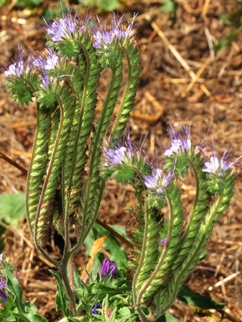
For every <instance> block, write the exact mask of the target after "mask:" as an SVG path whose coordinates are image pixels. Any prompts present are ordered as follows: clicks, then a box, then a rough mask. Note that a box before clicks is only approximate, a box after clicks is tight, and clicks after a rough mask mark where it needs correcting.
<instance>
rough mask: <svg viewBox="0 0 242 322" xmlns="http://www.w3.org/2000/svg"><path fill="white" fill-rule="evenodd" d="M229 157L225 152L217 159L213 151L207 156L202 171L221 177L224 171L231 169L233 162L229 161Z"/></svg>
mask: <svg viewBox="0 0 242 322" xmlns="http://www.w3.org/2000/svg"><path fill="white" fill-rule="evenodd" d="M229 158H230V155H229V154H227V153H226V152H225V153H224V154H223V156H222V158H221V160H219V159H218V158H217V156H216V155H215V153H213V155H212V156H211V157H210V158H209V161H207V162H205V163H204V168H203V171H204V172H207V173H210V174H216V175H217V176H218V177H221V176H223V174H224V173H225V172H226V171H228V170H229V169H231V167H232V166H233V164H234V162H230V161H229Z"/></svg>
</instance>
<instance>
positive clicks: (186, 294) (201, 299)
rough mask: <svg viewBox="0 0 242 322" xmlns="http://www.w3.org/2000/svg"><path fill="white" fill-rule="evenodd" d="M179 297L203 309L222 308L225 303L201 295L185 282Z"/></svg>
mask: <svg viewBox="0 0 242 322" xmlns="http://www.w3.org/2000/svg"><path fill="white" fill-rule="evenodd" d="M177 297H178V299H179V300H180V301H183V302H185V303H187V304H190V305H194V306H197V307H199V308H201V309H215V310H221V309H223V308H224V305H225V304H223V303H218V302H216V301H215V300H213V299H212V298H211V297H210V296H205V295H201V294H199V293H196V292H193V291H191V290H190V289H189V287H188V286H187V285H184V284H183V285H182V287H181V289H180V291H179V293H178V296H177Z"/></svg>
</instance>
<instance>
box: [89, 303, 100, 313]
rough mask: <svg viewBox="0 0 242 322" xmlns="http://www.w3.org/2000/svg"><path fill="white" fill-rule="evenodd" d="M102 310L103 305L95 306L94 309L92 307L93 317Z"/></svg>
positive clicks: (97, 304)
mask: <svg viewBox="0 0 242 322" xmlns="http://www.w3.org/2000/svg"><path fill="white" fill-rule="evenodd" d="M101 308H102V304H101V303H96V304H94V305H93V307H92V310H91V315H94V314H100V312H99V311H98V310H97V309H101Z"/></svg>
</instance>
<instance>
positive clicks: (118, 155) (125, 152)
mask: <svg viewBox="0 0 242 322" xmlns="http://www.w3.org/2000/svg"><path fill="white" fill-rule="evenodd" d="M133 156H134V149H133V146H132V143H131V140H130V136H129V135H128V136H127V138H126V140H125V141H124V142H123V143H122V144H120V143H118V144H117V145H116V146H114V147H113V148H107V149H105V151H104V157H105V159H106V162H105V166H115V165H119V164H123V163H124V162H125V161H128V160H131V159H132V158H133Z"/></svg>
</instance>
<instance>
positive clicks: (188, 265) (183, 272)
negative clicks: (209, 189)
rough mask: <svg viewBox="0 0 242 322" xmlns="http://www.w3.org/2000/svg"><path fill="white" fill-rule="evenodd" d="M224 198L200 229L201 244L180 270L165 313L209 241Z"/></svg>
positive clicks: (215, 206) (220, 197) (221, 198)
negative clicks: (201, 249) (209, 235)
mask: <svg viewBox="0 0 242 322" xmlns="http://www.w3.org/2000/svg"><path fill="white" fill-rule="evenodd" d="M223 197H224V196H223V195H222V196H219V198H218V199H217V201H216V203H215V204H214V206H213V207H212V209H211V210H210V212H209V213H208V215H207V216H206V223H205V224H204V225H202V227H201V228H200V230H199V232H198V234H197V236H198V237H197V238H200V240H199V243H198V244H196V246H195V247H194V248H193V251H192V254H191V256H189V255H188V258H189V259H188V260H187V261H186V263H185V266H184V267H183V268H182V269H181V270H180V273H179V275H178V276H177V277H176V281H175V284H174V288H173V292H172V295H171V297H170V299H169V301H168V303H167V304H166V306H165V307H164V308H163V312H165V311H166V310H167V309H168V308H169V307H170V306H171V305H172V303H173V302H174V301H175V299H176V296H177V293H178V291H179V287H180V285H181V282H182V280H183V278H184V276H185V275H186V272H189V271H190V269H191V265H192V263H193V262H195V260H196V257H198V251H199V250H200V248H201V247H202V246H203V245H204V242H205V240H206V239H208V236H207V235H208V233H209V231H211V229H212V226H213V222H214V218H215V216H216V214H217V212H218V209H219V208H220V206H221V204H222V202H223ZM200 236H201V237H200Z"/></svg>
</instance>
